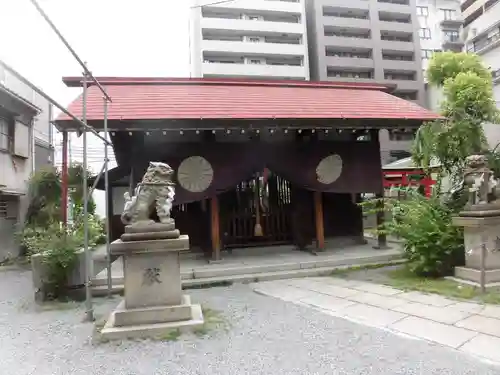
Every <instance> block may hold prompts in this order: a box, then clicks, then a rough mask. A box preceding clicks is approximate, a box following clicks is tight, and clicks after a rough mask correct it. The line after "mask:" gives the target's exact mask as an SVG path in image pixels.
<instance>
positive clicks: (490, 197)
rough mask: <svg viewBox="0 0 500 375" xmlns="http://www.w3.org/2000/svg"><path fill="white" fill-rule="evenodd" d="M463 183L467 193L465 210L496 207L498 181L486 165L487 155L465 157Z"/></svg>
mask: <svg viewBox="0 0 500 375" xmlns="http://www.w3.org/2000/svg"><path fill="white" fill-rule="evenodd" d="M464 185H465V187H466V189H467V193H468V202H467V205H466V210H472V211H477V210H491V209H498V206H499V202H498V198H499V197H500V194H499V193H500V191H499V186H498V181H497V180H496V179H495V177H494V176H493V171H492V170H491V169H490V168H489V166H488V157H487V156H485V155H471V156H468V157H467V158H466V159H465V170H464Z"/></svg>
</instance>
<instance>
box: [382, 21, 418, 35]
mask: <svg viewBox="0 0 500 375" xmlns="http://www.w3.org/2000/svg"><path fill="white" fill-rule="evenodd" d="M379 27H380V30H386V31H400V32H405V33H413V31H414V29H413V24H412V23H406V22H395V21H379Z"/></svg>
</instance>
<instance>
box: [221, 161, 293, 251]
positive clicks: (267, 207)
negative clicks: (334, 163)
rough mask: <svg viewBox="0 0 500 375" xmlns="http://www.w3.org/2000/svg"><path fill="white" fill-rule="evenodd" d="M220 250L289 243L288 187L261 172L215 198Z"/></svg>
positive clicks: (290, 195) (270, 173) (277, 179)
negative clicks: (217, 201)
mask: <svg viewBox="0 0 500 375" xmlns="http://www.w3.org/2000/svg"><path fill="white" fill-rule="evenodd" d="M219 205H220V206H219V207H220V232H221V242H222V248H224V249H232V248H237V247H249V246H264V245H280V244H290V243H292V241H293V238H292V230H291V228H292V187H291V184H290V182H289V181H287V180H285V179H284V178H282V177H280V176H278V175H276V174H274V173H272V172H271V171H269V170H267V169H265V170H264V171H263V172H262V173H256V174H255V175H253V176H252V178H250V179H248V180H246V181H243V182H241V183H239V184H238V185H237V186H236V188H235V189H233V190H230V191H227V192H225V193H223V194H221V195H220V196H219Z"/></svg>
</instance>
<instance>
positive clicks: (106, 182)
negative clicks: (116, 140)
mask: <svg viewBox="0 0 500 375" xmlns="http://www.w3.org/2000/svg"><path fill="white" fill-rule="evenodd" d="M103 101H104V138H106V140H107V139H108V99H107V98H103ZM108 163H109V159H108V144H107V142H104V191H105V193H106V194H105V195H106V198H105V207H106V266H107V274H108V297H109V298H111V289H112V287H113V285H112V283H113V279H112V278H111V249H110V246H109V225H110V224H109V223H110V221H109V212H108V211H109V210H108V208H109V207H108V206H109V194H108V192H109V176H108V170H109V166H108Z"/></svg>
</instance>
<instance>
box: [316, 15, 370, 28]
mask: <svg viewBox="0 0 500 375" xmlns="http://www.w3.org/2000/svg"><path fill="white" fill-rule="evenodd" d="M323 25H325V26H335V27H336V28H340V27H349V28H359V29H365V30H369V29H370V28H371V25H370V20H369V19H362V18H347V17H333V16H323Z"/></svg>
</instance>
